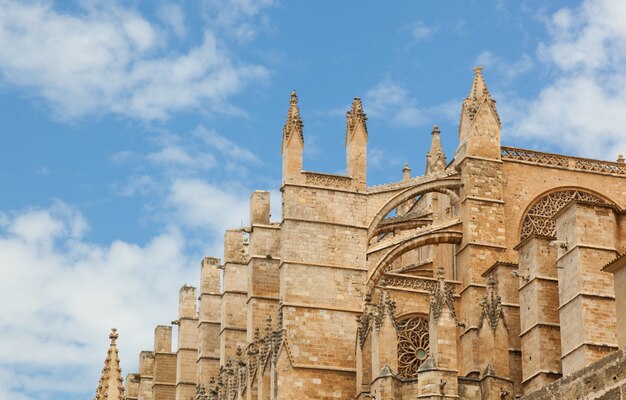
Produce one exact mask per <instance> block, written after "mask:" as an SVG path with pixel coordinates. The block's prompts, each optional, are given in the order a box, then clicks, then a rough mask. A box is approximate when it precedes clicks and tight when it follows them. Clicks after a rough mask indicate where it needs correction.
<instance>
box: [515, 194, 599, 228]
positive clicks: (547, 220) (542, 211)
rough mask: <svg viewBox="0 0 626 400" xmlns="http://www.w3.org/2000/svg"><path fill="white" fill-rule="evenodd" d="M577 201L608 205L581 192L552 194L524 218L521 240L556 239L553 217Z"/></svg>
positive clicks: (538, 203)
mask: <svg viewBox="0 0 626 400" xmlns="http://www.w3.org/2000/svg"><path fill="white" fill-rule="evenodd" d="M573 200H577V201H584V202H587V203H593V204H608V203H607V202H606V201H604V200H602V199H601V198H599V197H597V196H595V195H593V194H590V193H587V192H583V191H580V190H564V191H561V192H554V193H550V194H548V195H546V196H544V197H542V198H541V199H540V200H539V201H538V202H537V203H535V205H533V206H532V207H531V208H530V210H528V213H527V214H526V216H525V217H524V222H523V223H522V231H521V235H520V240H524V239H527V238H528V237H529V236H531V235H540V236H547V237H556V224H555V223H554V221H553V220H552V217H553V216H554V215H555V214H556V213H557V212H559V210H561V209H562V208H563V207H565V206H566V205H567V204H568V203H569V202H571V201H573Z"/></svg>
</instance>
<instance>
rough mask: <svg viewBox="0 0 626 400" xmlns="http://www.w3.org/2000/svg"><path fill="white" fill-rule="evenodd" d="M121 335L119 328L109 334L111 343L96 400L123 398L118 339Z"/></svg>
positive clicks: (117, 399) (119, 399) (120, 399)
mask: <svg viewBox="0 0 626 400" xmlns="http://www.w3.org/2000/svg"><path fill="white" fill-rule="evenodd" d="M118 337H119V335H118V333H117V329H115V328H112V329H111V333H110V334H109V339H110V340H111V344H110V345H109V350H108V352H107V357H106V359H105V360H104V367H103V368H102V374H101V375H100V383H99V384H98V389H97V390H96V397H95V400H123V399H124V386H123V385H122V382H123V380H122V369H121V368H120V360H119V357H118V350H117V345H116V340H117V338H118Z"/></svg>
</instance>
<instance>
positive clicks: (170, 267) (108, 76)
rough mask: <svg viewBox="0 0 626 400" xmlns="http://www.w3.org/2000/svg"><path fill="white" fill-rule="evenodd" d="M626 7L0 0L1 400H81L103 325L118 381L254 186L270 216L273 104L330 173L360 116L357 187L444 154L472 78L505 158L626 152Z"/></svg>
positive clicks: (308, 165)
mask: <svg viewBox="0 0 626 400" xmlns="http://www.w3.org/2000/svg"><path fill="white" fill-rule="evenodd" d="M624 21H626V3H624V2H623V1H620V0H600V1H594V2H591V1H583V2H576V1H552V2H545V1H539V0H535V1H530V0H527V1H519V2H507V1H504V0H500V1H496V0H485V1H477V0H475V1H465V2H453V1H440V2H416V1H405V2H393V3H392V2H387V3H386V4H385V5H384V6H383V5H382V3H381V2H374V1H362V0H361V1H342V2H320V1H307V0H303V1H290V2H287V1H282V2H280V1H274V0H259V1H253V0H223V1H217V0H203V1H180V2H168V1H166V0H163V1H150V2H148V1H145V2H139V1H121V0H120V1H98V0H94V1H87V0H77V1H70V0H66V1H44V0H42V1H29V0H23V1H13V0H0V109H1V110H2V111H1V112H0V117H1V119H2V125H1V128H0V139H1V145H0V187H2V188H3V191H2V195H1V196H0V277H1V279H0V293H2V300H3V301H2V302H0V315H2V317H0V330H1V331H2V332H3V345H2V346H0V398H1V399H16V400H23V399H85V398H91V396H92V395H93V393H94V391H95V388H96V386H97V382H98V376H99V373H100V369H101V368H102V361H103V359H104V357H105V353H106V347H107V345H108V339H107V335H108V330H109V328H110V327H111V326H116V327H117V328H118V329H119V330H120V339H119V347H120V350H121V358H122V363H123V364H122V367H123V368H124V373H128V372H133V371H134V370H135V369H136V366H137V358H138V352H139V351H140V350H142V349H149V348H150V346H151V343H152V335H153V327H154V326H155V325H156V324H162V323H168V322H169V321H171V320H173V319H175V318H176V312H177V293H178V288H179V287H180V286H181V285H182V284H184V283H189V284H196V283H197V280H198V279H197V277H198V273H199V271H198V266H199V262H200V260H201V258H202V257H203V256H204V255H211V256H218V257H221V251H222V249H221V246H222V244H221V243H222V242H221V240H222V234H223V230H224V229H225V228H227V227H239V226H241V225H242V224H243V225H245V224H246V223H247V218H248V198H249V195H250V192H251V191H252V190H255V189H263V190H270V191H272V195H273V198H272V200H273V208H272V209H273V216H274V219H275V220H278V219H279V218H280V197H279V196H278V195H279V192H278V189H279V187H280V178H281V177H280V143H281V134H282V125H283V123H284V118H285V115H286V112H287V107H288V103H289V93H290V92H291V90H292V89H296V90H297V92H298V95H299V98H300V103H299V104H300V110H301V115H302V118H303V120H304V136H305V153H304V168H305V169H306V170H313V171H322V172H331V173H342V172H343V171H344V169H345V149H344V144H343V140H344V129H345V112H346V111H347V110H348V108H349V106H350V103H351V101H352V98H353V97H354V96H361V98H362V100H363V105H364V109H365V112H366V113H367V114H368V117H369V120H368V128H369V145H368V184H370V185H371V184H378V183H383V182H389V181H394V180H398V179H400V177H401V169H402V166H403V165H404V163H405V162H409V163H410V166H411V167H412V168H413V175H416V174H422V173H423V170H424V160H425V153H426V151H427V149H428V146H429V144H430V134H429V133H430V131H431V128H432V125H433V124H439V126H440V128H441V131H442V140H443V145H444V148H445V150H446V153H447V155H448V159H450V157H451V156H452V155H453V153H454V150H455V148H456V145H457V131H456V130H457V127H458V117H459V115H460V105H461V101H462V99H463V98H464V97H465V96H466V95H467V93H468V91H469V87H470V83H471V79H472V67H473V66H475V65H478V64H480V65H483V66H484V67H485V69H484V76H485V78H486V80H487V84H488V85H489V87H490V90H491V93H492V95H493V97H494V98H496V99H497V100H498V109H499V112H500V116H501V119H502V122H503V130H502V142H503V144H507V145H515V146H518V147H526V148H533V149H537V150H545V151H552V152H565V153H569V154H575V155H580V156H585V157H596V158H602V159H609V160H614V159H616V157H617V155H618V153H620V152H624V151H626V130H625V129H624V126H626V112H625V111H624V110H626V79H625V78H624V77H625V76H626V63H625V61H626V24H624Z"/></svg>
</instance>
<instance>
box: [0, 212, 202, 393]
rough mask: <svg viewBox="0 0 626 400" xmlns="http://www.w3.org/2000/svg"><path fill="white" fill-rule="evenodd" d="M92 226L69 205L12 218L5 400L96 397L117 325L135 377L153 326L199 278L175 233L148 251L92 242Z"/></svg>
mask: <svg viewBox="0 0 626 400" xmlns="http://www.w3.org/2000/svg"><path fill="white" fill-rule="evenodd" d="M86 229H87V222H86V221H85V219H84V218H83V217H82V215H81V214H80V212H79V211H77V210H76V209H74V208H72V207H70V206H68V205H66V204H64V203H62V202H56V203H55V204H54V205H53V206H52V207H50V208H47V209H34V210H26V211H22V212H17V213H12V214H10V215H6V224H3V225H2V226H0V273H1V275H2V279H1V280H0V291H1V292H2V294H3V298H5V299H10V301H3V302H1V303H0V313H1V314H2V315H3V318H2V319H1V320H0V329H2V331H3V332H5V335H4V338H3V345H2V346H0V386H1V387H2V389H0V396H2V398H7V399H8V398H11V399H25V398H40V396H39V394H40V391H45V392H47V393H50V392H55V391H58V392H68V393H72V392H73V393H92V392H93V390H95V386H96V385H97V380H98V375H99V373H100V368H101V365H102V362H103V360H104V357H105V356H106V348H107V345H108V339H107V332H108V330H109V329H110V328H111V327H112V326H117V328H118V329H119V330H120V341H119V346H120V349H121V350H120V352H121V354H122V357H121V358H122V363H123V365H122V367H123V369H124V372H132V370H134V369H135V368H136V364H137V355H138V352H139V351H140V350H142V349H145V348H150V346H151V343H152V329H151V328H150V327H151V326H154V325H156V324H158V323H167V322H169V321H170V320H171V319H174V318H176V316H177V314H176V312H177V310H176V309H177V292H178V290H177V289H178V287H179V286H180V285H182V284H183V283H185V282H186V281H187V282H195V280H196V279H195V277H196V275H197V271H196V270H195V266H196V264H197V260H193V262H190V260H189V259H188V257H187V256H186V255H185V241H184V240H183V237H182V236H181V234H180V233H179V232H178V231H177V230H175V229H172V230H169V231H166V232H163V233H161V234H159V235H157V236H155V237H153V238H152V239H150V240H149V241H148V242H147V243H146V244H145V245H138V244H133V243H127V242H124V241H114V242H112V243H110V244H108V245H98V244H94V243H90V242H88V241H85V240H83V239H82V237H83V236H82V235H83V233H84V232H85V230H86ZM189 265H193V266H194V268H188V266H189ZM18 350H19V351H18Z"/></svg>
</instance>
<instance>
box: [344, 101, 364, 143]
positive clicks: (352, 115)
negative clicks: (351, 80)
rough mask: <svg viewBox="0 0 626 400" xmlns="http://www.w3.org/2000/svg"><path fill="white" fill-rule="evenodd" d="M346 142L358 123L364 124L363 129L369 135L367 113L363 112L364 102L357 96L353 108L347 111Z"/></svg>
mask: <svg viewBox="0 0 626 400" xmlns="http://www.w3.org/2000/svg"><path fill="white" fill-rule="evenodd" d="M346 120H347V121H346V143H347V142H348V138H349V136H350V134H351V133H352V132H354V128H356V126H357V124H359V123H361V124H363V131H364V132H365V135H366V136H367V124H366V122H367V115H366V114H365V112H363V104H362V103H361V98H360V97H355V98H354V100H353V101H352V108H350V111H348V112H347V113H346Z"/></svg>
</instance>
